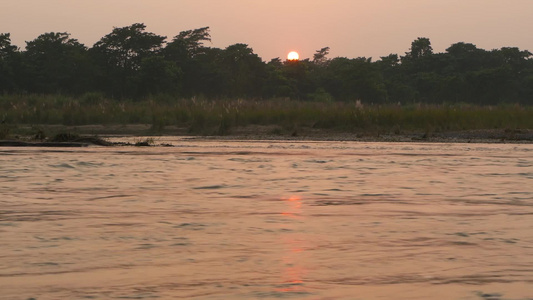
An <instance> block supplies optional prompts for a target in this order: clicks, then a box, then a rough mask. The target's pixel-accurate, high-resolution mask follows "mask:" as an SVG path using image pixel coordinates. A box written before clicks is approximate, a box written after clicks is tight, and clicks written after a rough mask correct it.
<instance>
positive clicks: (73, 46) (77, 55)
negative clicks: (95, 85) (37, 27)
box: [24, 32, 87, 93]
mask: <svg viewBox="0 0 533 300" xmlns="http://www.w3.org/2000/svg"><path fill="white" fill-rule="evenodd" d="M86 51H87V48H86V47H85V46H84V45H83V44H81V43H79V42H78V40H76V39H73V38H70V34H69V33H67V32H49V33H44V34H41V35H40V36H39V37H37V38H36V39H34V40H32V41H30V42H26V52H25V53H24V62H25V63H26V65H27V72H28V74H27V75H28V78H27V79H28V80H27V82H26V87H27V88H28V89H29V90H31V91H33V92H41V93H42V92H45V93H57V92H62V91H65V92H72V91H74V90H76V89H77V88H81V85H83V83H82V82H83V81H84V80H85V79H84V78H83V76H82V75H83V74H84V67H86V66H87V64H86V62H87V57H86Z"/></svg>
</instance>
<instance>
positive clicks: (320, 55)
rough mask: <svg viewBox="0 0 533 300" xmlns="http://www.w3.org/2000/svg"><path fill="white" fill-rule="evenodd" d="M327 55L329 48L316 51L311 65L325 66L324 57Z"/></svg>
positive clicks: (325, 59)
mask: <svg viewBox="0 0 533 300" xmlns="http://www.w3.org/2000/svg"><path fill="white" fill-rule="evenodd" d="M328 54H329V47H324V48H322V49H320V50H317V51H316V53H315V54H314V55H313V63H314V64H315V65H319V66H323V65H325V64H327V62H328V59H327V58H326V56H327V55H328Z"/></svg>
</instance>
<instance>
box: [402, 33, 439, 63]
mask: <svg viewBox="0 0 533 300" xmlns="http://www.w3.org/2000/svg"><path fill="white" fill-rule="evenodd" d="M410 50H411V51H410V52H406V53H405V57H404V58H407V59H417V58H421V57H424V56H429V55H431V54H433V48H432V47H431V42H430V41H429V39H428V38H423V37H419V38H417V39H416V40H414V41H413V42H412V43H411V49H410Z"/></svg>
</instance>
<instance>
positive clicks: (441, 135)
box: [0, 124, 533, 147]
mask: <svg viewBox="0 0 533 300" xmlns="http://www.w3.org/2000/svg"><path fill="white" fill-rule="evenodd" d="M39 127H40V128H42V129H43V130H44V131H46V132H68V133H73V134H76V135H78V136H80V137H82V140H81V141H73V140H71V141H65V142H64V143H63V144H61V143H58V142H57V141H50V140H49V138H48V137H46V138H42V139H40V140H39V139H36V138H35V136H32V135H29V134H24V132H25V131H27V129H28V128H30V125H23V126H19V127H18V130H17V131H18V132H20V133H18V134H14V135H13V136H12V137H11V138H9V139H5V140H3V141H0V146H12V147H13V146H17V143H16V142H18V143H19V144H18V146H35V147H46V146H48V147H56V146H57V147H60V146H62V147H69V143H70V144H72V145H70V146H71V147H80V146H84V145H100V146H113V145H122V146H124V145H125V146H128V145H131V146H134V144H124V143H118V144H116V143H112V142H110V143H108V144H102V143H98V140H100V141H102V140H103V141H108V140H109V139H113V138H119V137H132V138H134V137H157V136H185V137H189V138H191V139H199V140H200V139H206V140H221V141H222V140H286V141H353V142H414V143H509V144H510V143H512V144H533V130H531V129H514V130H510V129H505V130H504V129H479V130H462V131H461V130H459V131H440V132H427V131H426V132H422V131H410V132H400V133H383V132H372V131H357V132H354V131H342V130H337V129H336V130H333V129H315V128H310V127H300V128H296V129H293V130H288V131H282V130H279V129H278V127H277V126H271V125H270V126H259V125H248V126H243V127H234V128H232V130H231V131H229V132H226V133H225V134H224V135H217V134H206V135H198V134H195V133H190V132H188V129H187V128H184V127H176V126H167V127H165V128H164V129H160V130H158V131H154V130H153V128H152V126H151V125H149V124H145V125H142V124H135V125H82V126H64V125H40V126H39ZM89 137H98V139H91V138H89ZM143 145H144V144H143ZM145 146H146V145H145ZM156 146H157V145H156ZM165 146H168V145H165Z"/></svg>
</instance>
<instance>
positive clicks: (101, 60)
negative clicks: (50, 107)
mask: <svg viewBox="0 0 533 300" xmlns="http://www.w3.org/2000/svg"><path fill="white" fill-rule="evenodd" d="M145 27H146V26H145V25H144V24H139V23H138V24H133V25H131V26H127V27H122V28H114V29H113V31H112V32H111V33H109V34H107V35H106V36H104V37H102V38H101V39H100V40H99V41H98V42H97V43H96V44H94V45H93V46H92V47H91V48H88V47H87V46H85V45H83V44H81V43H79V42H78V41H77V40H76V39H73V38H71V37H70V34H68V33H61V32H51V33H45V34H42V35H40V36H39V37H37V38H36V39H34V40H33V41H29V42H26V44H27V45H26V48H25V50H24V51H21V50H20V49H19V48H17V47H16V46H13V45H12V44H11V40H10V34H9V33H5V34H0V93H17V94H20V93H39V94H57V93H60V94H68V95H82V94H85V93H89V92H98V93H103V94H105V95H107V96H109V97H113V98H131V99H138V98H142V97H146V96H148V95H154V94H168V95H172V96H176V97H193V96H199V97H205V98H230V97H231V98H235V97H238V98H254V99H261V98H284V97H288V98H292V99H300V100H314V101H350V100H361V101H363V102H366V103H387V102H389V103H396V102H402V103H413V102H422V103H444V102H446V103H456V102H466V103H475V104H497V103H523V104H532V103H533V59H531V58H532V53H530V52H529V51H525V50H524V51H523V50H520V49H518V48H502V49H496V50H490V51H487V50H483V49H479V48H477V47H476V46H475V45H473V44H469V43H463V42H461V43H456V44H453V45H451V46H450V47H449V48H448V49H446V52H444V53H433V50H432V48H431V43H430V40H429V39H427V38H418V39H417V40H415V41H413V42H412V44H411V49H410V51H409V52H407V53H405V55H403V56H400V55H397V54H390V55H389V56H386V57H381V58H380V59H379V60H377V61H372V59H371V58H364V57H360V58H355V59H348V58H344V57H337V58H333V59H330V58H328V57H327V55H328V52H329V48H328V47H325V48H323V49H320V50H318V51H316V53H315V55H314V57H313V58H312V59H304V60H300V61H287V60H281V59H279V58H277V59H272V60H271V61H269V62H268V63H267V62H264V61H263V60H262V59H261V58H260V57H259V56H258V55H257V54H255V53H254V52H253V50H252V48H250V47H249V46H248V45H246V44H235V45H231V46H229V47H227V48H225V49H219V48H214V47H208V46H206V42H209V41H210V34H209V28H208V27H205V28H199V29H195V30H189V31H183V32H180V33H179V34H178V35H176V36H175V37H174V38H172V39H171V40H167V37H165V36H160V35H157V34H155V33H151V32H146V31H145Z"/></svg>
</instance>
